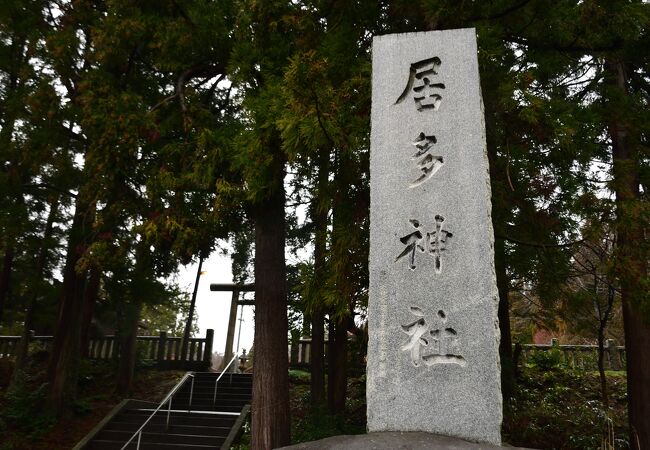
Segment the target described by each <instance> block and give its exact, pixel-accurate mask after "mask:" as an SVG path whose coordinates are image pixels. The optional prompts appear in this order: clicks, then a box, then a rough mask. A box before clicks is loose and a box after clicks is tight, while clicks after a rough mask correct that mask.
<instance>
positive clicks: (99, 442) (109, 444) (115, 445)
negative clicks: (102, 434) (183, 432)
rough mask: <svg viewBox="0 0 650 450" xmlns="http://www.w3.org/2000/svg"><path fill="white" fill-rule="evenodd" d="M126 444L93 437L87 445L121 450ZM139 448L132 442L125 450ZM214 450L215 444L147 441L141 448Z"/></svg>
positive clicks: (94, 449) (91, 449) (95, 449)
mask: <svg viewBox="0 0 650 450" xmlns="http://www.w3.org/2000/svg"><path fill="white" fill-rule="evenodd" d="M123 446H124V441H106V440H103V439H93V440H92V442H90V444H89V445H88V447H86V448H87V449H88V450H120V449H121V448H122V447H123ZM136 448H137V443H136V442H131V443H130V444H129V445H128V446H127V447H126V449H125V450H135V449H136ZM181 449H186V450H207V449H210V450H214V449H215V447H214V446H213V445H189V444H167V443H155V444H150V443H146V442H144V443H143V442H141V443H140V450H181Z"/></svg>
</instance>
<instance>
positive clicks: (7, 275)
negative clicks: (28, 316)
mask: <svg viewBox="0 0 650 450" xmlns="http://www.w3.org/2000/svg"><path fill="white" fill-rule="evenodd" d="M14 255H15V249H14V246H13V245H12V244H11V243H9V242H7V246H6V247H5V254H4V257H3V258H2V271H0V321H2V319H3V317H4V310H5V308H6V306H7V300H8V299H9V292H11V269H12V266H13V263H14Z"/></svg>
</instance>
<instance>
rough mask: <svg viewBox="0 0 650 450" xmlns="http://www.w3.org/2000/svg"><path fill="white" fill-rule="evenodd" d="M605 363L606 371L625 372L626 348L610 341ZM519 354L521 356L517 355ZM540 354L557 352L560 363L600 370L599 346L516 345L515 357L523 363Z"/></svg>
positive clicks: (576, 367) (605, 352)
mask: <svg viewBox="0 0 650 450" xmlns="http://www.w3.org/2000/svg"><path fill="white" fill-rule="evenodd" d="M603 350H604V355H603V357H604V358H603V363H604V367H605V370H625V363H626V359H625V357H626V355H625V347H624V346H622V345H616V341H614V340H613V339H608V340H607V341H606V342H605V346H604V348H603ZM518 352H519V355H517V353H518ZM540 352H546V353H548V352H557V354H558V355H559V358H560V362H562V363H564V364H565V365H567V366H569V367H572V368H575V369H582V370H598V346H597V345H571V344H566V345H565V344H562V345H560V344H558V342H557V340H556V339H552V340H551V343H550V344H516V345H515V356H516V357H517V356H518V357H517V359H518V360H519V362H521V363H526V362H530V361H532V360H534V359H535V357H536V356H535V355H536V354H539V353H540Z"/></svg>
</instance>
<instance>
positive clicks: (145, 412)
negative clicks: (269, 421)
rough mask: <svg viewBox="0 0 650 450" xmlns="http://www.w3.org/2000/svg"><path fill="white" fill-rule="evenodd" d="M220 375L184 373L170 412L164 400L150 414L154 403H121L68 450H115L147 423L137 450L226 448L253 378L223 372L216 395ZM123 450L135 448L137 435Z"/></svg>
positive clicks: (245, 410) (243, 413)
mask: <svg viewBox="0 0 650 450" xmlns="http://www.w3.org/2000/svg"><path fill="white" fill-rule="evenodd" d="M219 375H220V374H219V373H211V372H194V373H192V374H188V375H186V376H185V377H184V379H183V380H182V382H181V383H179V385H177V386H176V387H175V388H174V389H173V390H172V391H171V392H172V395H171V397H170V398H171V408H169V404H168V403H167V402H164V404H162V406H161V407H160V409H159V410H158V411H157V412H156V413H155V414H153V416H152V413H153V412H154V411H155V410H156V408H157V407H158V405H157V404H152V403H146V402H140V401H134V400H125V401H124V402H122V403H121V404H120V405H118V406H117V407H116V408H115V409H114V410H113V411H112V412H111V413H110V414H109V415H108V416H107V417H106V418H105V419H104V420H103V421H102V422H101V423H100V424H99V425H98V426H97V427H95V429H94V430H93V431H91V432H90V433H89V435H88V436H86V438H84V440H82V441H81V442H80V443H79V444H77V446H76V447H75V448H74V449H73V450H82V449H84V450H119V449H121V448H123V447H124V445H125V444H126V443H127V441H129V439H131V438H132V437H133V436H134V434H135V433H136V432H138V430H140V428H141V427H142V425H143V424H144V423H145V422H146V421H147V420H148V419H149V421H148V422H147V424H146V425H145V426H144V428H143V429H142V433H141V437H140V446H139V449H141V450H154V449H160V450H167V449H169V450H178V449H182V448H183V449H196V450H199V449H215V448H221V449H228V448H230V446H231V445H232V444H233V442H234V441H235V439H236V438H237V436H238V434H239V433H240V431H241V427H242V425H243V423H244V421H245V419H246V416H247V415H248V412H249V410H250V406H249V405H250V403H251V397H252V386H253V378H252V375H250V374H230V373H225V374H223V376H222V377H221V379H220V380H219V383H218V385H217V390H216V393H215V381H216V380H217V378H218V377H219ZM192 380H193V384H194V386H192ZM190 398H191V404H190ZM168 408H169V409H170V413H169V427H168V426H167V415H168ZM125 448H126V449H137V448H138V436H135V438H134V439H132V440H131V442H130V443H129V444H128V446H127V447H125Z"/></svg>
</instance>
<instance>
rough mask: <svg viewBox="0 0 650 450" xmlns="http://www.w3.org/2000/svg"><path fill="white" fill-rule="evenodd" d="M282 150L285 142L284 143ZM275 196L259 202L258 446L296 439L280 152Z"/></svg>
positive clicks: (254, 432) (256, 216)
mask: <svg viewBox="0 0 650 450" xmlns="http://www.w3.org/2000/svg"><path fill="white" fill-rule="evenodd" d="M276 150H278V151H279V145H278V149H276ZM273 166H274V167H272V168H271V169H270V170H272V174H271V177H272V178H271V180H272V185H271V186H269V191H270V192H269V196H268V197H267V199H265V201H264V202H263V204H258V205H255V213H254V219H255V269H254V270H255V343H254V348H255V362H254V370H253V408H252V416H253V427H252V428H253V429H252V448H253V450H267V449H271V448H276V447H282V446H284V445H288V444H289V442H290V428H289V425H290V415H289V376H288V371H289V362H288V357H287V347H288V339H287V334H288V326H287V285H286V265H285V257H284V249H285V213H284V202H285V192H284V175H285V170H284V161H282V160H281V159H280V158H279V157H278V156H277V154H276V156H275V161H274V162H273Z"/></svg>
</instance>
